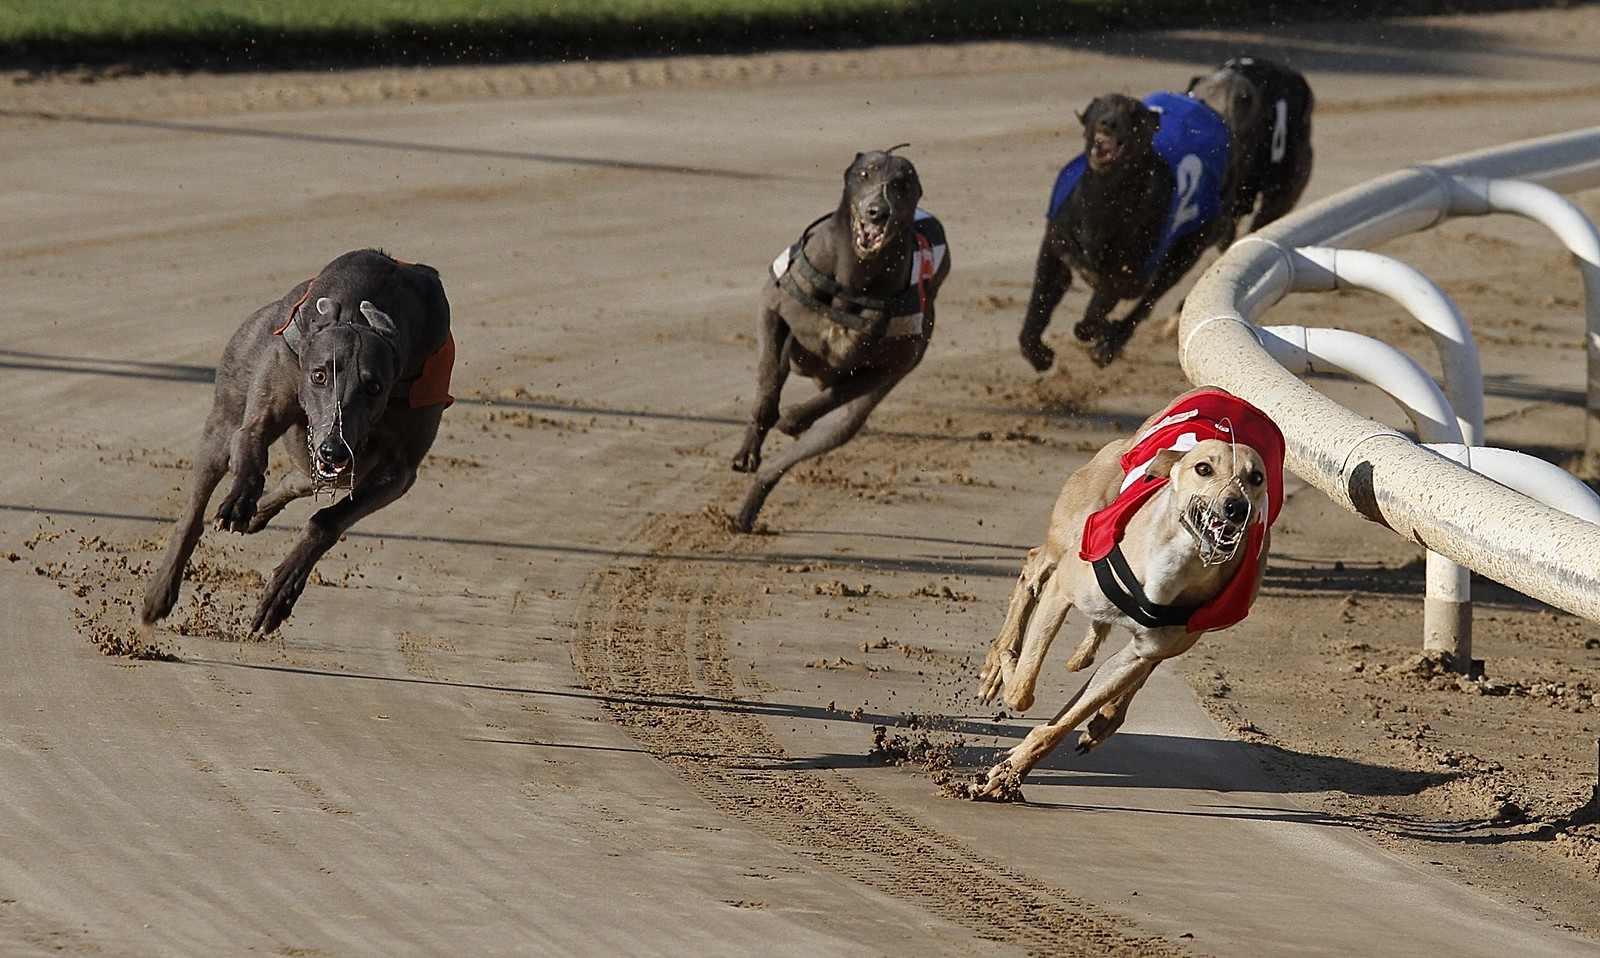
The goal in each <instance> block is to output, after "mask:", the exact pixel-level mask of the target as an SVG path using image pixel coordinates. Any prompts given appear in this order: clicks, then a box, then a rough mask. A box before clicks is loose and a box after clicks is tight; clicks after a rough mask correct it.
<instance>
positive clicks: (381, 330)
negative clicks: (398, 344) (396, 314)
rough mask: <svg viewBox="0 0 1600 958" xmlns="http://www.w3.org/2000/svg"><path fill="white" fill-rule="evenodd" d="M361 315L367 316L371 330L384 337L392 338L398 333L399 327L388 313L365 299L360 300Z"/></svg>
mask: <svg viewBox="0 0 1600 958" xmlns="http://www.w3.org/2000/svg"><path fill="white" fill-rule="evenodd" d="M361 315H363V316H365V317H367V325H368V326H371V327H372V331H373V332H375V333H377V334H378V335H379V336H382V337H383V338H384V339H394V338H395V337H396V336H398V335H400V328H399V327H398V326H396V325H395V323H394V320H393V319H392V318H390V316H389V314H388V313H386V312H384V311H383V310H381V309H379V308H378V307H376V306H374V305H372V304H371V303H369V302H367V301H366V300H362V301H361Z"/></svg>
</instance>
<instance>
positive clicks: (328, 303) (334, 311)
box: [306, 296, 339, 333]
mask: <svg viewBox="0 0 1600 958" xmlns="http://www.w3.org/2000/svg"><path fill="white" fill-rule="evenodd" d="M338 321H339V304H338V302H337V301H335V300H331V299H329V298H328V297H326V296H323V297H320V298H319V299H318V300H317V313H316V315H315V316H312V317H311V318H310V320H309V321H307V323H306V332H308V333H309V332H313V331H315V330H318V329H326V328H327V327H329V326H332V325H333V324H335V323H337V322H338Z"/></svg>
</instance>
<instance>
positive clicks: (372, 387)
mask: <svg viewBox="0 0 1600 958" xmlns="http://www.w3.org/2000/svg"><path fill="white" fill-rule="evenodd" d="M381 392H383V383H380V382H378V381H377V380H376V379H369V380H367V395H369V396H376V395H377V394H378V393H381Z"/></svg>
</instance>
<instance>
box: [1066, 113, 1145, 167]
mask: <svg viewBox="0 0 1600 958" xmlns="http://www.w3.org/2000/svg"><path fill="white" fill-rule="evenodd" d="M1078 119H1079V121H1081V122H1082V123H1083V153H1084V156H1086V157H1088V159H1089V169H1091V170H1094V171H1096V172H1099V171H1101V170H1104V169H1107V168H1109V167H1112V166H1115V165H1116V164H1117V162H1118V161H1120V160H1121V159H1122V158H1123V157H1125V156H1131V155H1133V154H1136V153H1143V152H1147V151H1148V150H1149V149H1150V141H1151V140H1153V139H1154V138H1155V135H1156V129H1157V128H1158V127H1159V126H1160V125H1161V118H1160V117H1159V116H1157V115H1156V113H1155V111H1154V110H1151V109H1150V108H1149V107H1147V106H1145V105H1144V104H1143V103H1140V102H1139V101H1138V100H1135V99H1134V98H1133V97H1131V96H1124V95H1123V94H1121V93H1106V94H1103V95H1101V96H1097V97H1095V98H1094V99H1093V100H1090V101H1089V105H1088V107H1086V108H1085V109H1084V111H1083V112H1082V113H1080V114H1078Z"/></svg>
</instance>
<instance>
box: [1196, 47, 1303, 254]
mask: <svg viewBox="0 0 1600 958" xmlns="http://www.w3.org/2000/svg"><path fill="white" fill-rule="evenodd" d="M1189 95H1190V96H1192V97H1194V98H1196V99H1198V100H1201V101H1203V102H1204V103H1206V104H1207V105H1209V106H1210V107H1211V108H1212V109H1214V110H1216V111H1217V112H1218V113H1220V114H1222V118H1223V120H1224V121H1225V122H1226V123H1227V124H1228V132H1229V133H1230V134H1231V136H1232V141H1233V149H1232V151H1231V153H1230V154H1229V162H1228V174H1229V179H1230V183H1229V186H1228V189H1227V190H1226V191H1225V192H1226V193H1227V195H1230V196H1232V197H1233V206H1232V208H1231V210H1230V211H1229V213H1230V216H1229V219H1228V221H1227V228H1226V229H1224V230H1223V232H1222V234H1221V235H1219V236H1218V237H1217V248H1218V249H1225V248H1226V247H1227V246H1228V244H1229V243H1232V242H1233V237H1234V232H1235V230H1234V227H1235V226H1236V225H1237V224H1238V223H1240V222H1242V221H1243V219H1244V217H1246V216H1251V214H1252V213H1254V215H1253V216H1251V220H1250V229H1251V230H1258V229H1260V228H1261V227H1263V226H1266V225H1267V224H1268V223H1271V222H1272V221H1273V220H1275V219H1278V218H1279V217H1281V216H1283V215H1284V214H1285V213H1287V212H1289V211H1290V210H1291V209H1294V205H1295V203H1297V202H1299V201H1300V194H1302V193H1304V192H1305V189H1306V184H1307V183H1308V182H1310V180H1311V159H1312V154H1311V111H1312V109H1313V108H1314V107H1315V105H1316V99H1315V97H1313V96H1312V94H1311V85H1310V84H1309V83H1307V82H1306V78H1305V77H1304V76H1303V75H1301V74H1300V73H1299V72H1298V71H1296V70H1294V69H1292V68H1290V67H1287V66H1285V65H1283V64H1281V63H1278V62H1276V61H1273V60H1268V59H1265V58H1263V57H1234V58H1232V59H1230V60H1227V61H1225V62H1224V63H1222V64H1221V65H1220V66H1218V67H1217V68H1216V69H1214V70H1212V71H1211V72H1210V73H1207V74H1205V75H1204V76H1197V77H1195V78H1194V79H1193V80H1191V81H1190V82H1189ZM1258 200H1259V201H1260V206H1259V208H1258V207H1257V205H1256V203H1257V201H1258Z"/></svg>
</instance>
